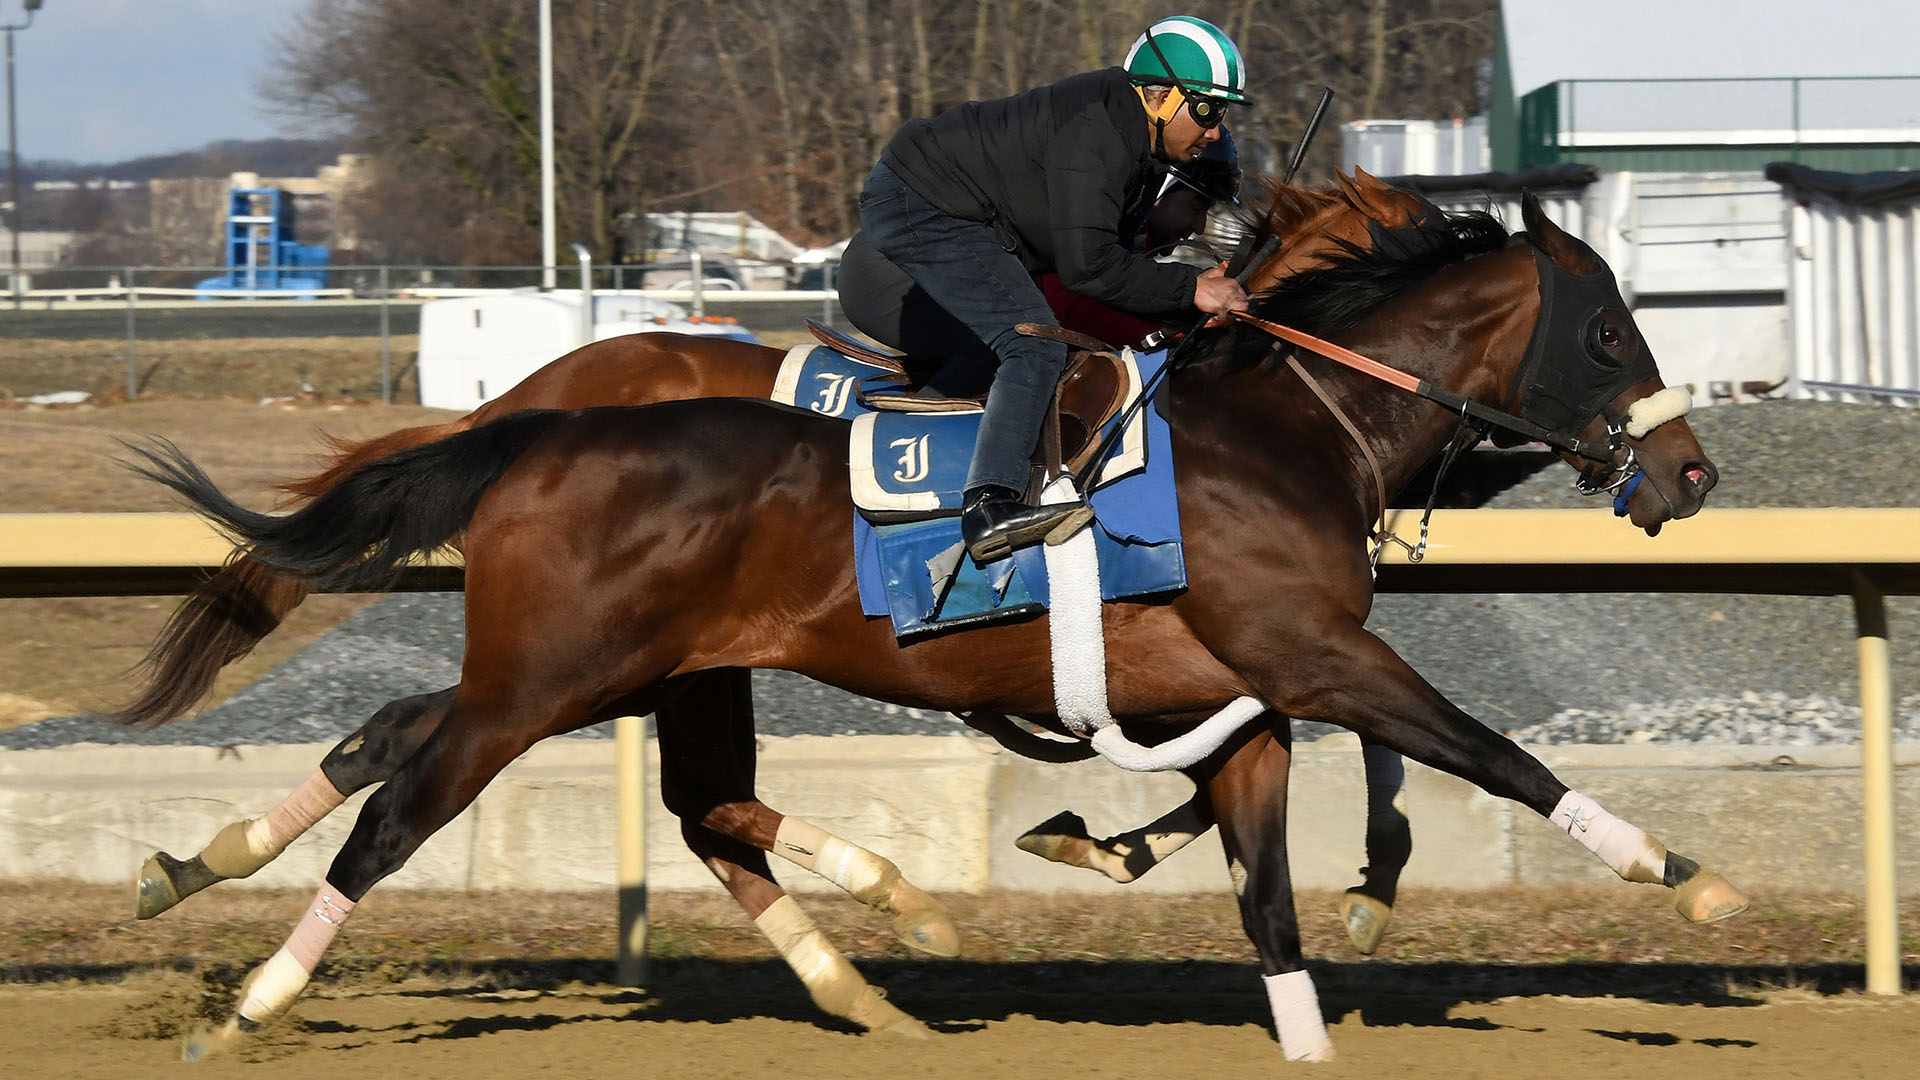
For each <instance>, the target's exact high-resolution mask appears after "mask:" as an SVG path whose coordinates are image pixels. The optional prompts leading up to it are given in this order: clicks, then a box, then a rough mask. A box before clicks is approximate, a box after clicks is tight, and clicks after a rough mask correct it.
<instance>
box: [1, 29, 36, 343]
mask: <svg viewBox="0 0 1920 1080" xmlns="http://www.w3.org/2000/svg"><path fill="white" fill-rule="evenodd" d="M21 6H22V7H23V8H25V9H26V12H27V21H26V22H23V23H21V24H20V25H18V26H15V25H13V24H12V23H7V24H6V27H5V29H6V31H7V185H8V186H9V187H11V188H12V189H13V194H12V196H11V198H12V201H11V202H9V203H8V204H7V231H8V232H9V233H10V234H12V240H13V259H12V261H11V262H9V263H8V265H9V266H11V267H12V268H13V273H12V275H11V277H10V278H9V280H8V282H7V291H9V292H11V293H13V308H14V310H15V311H18V310H20V148H19V145H18V144H17V143H16V142H15V140H14V134H13V111H14V110H13V32H14V31H15V30H25V29H26V28H27V27H29V26H32V25H33V13H34V12H35V11H38V10H39V9H40V0H23V3H22V4H21Z"/></svg>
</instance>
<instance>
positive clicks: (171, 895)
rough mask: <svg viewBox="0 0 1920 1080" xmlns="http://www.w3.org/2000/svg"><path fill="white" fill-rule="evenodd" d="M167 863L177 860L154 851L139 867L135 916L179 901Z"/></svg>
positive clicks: (144, 915) (145, 916)
mask: <svg viewBox="0 0 1920 1080" xmlns="http://www.w3.org/2000/svg"><path fill="white" fill-rule="evenodd" d="M169 863H171V864H174V865H178V864H179V860H178V859H175V858H174V857H173V856H171V855H169V854H167V853H166V852H164V851H156V852H154V853H153V854H152V855H150V856H148V857H147V861H146V864H145V865H143V866H141V867H140V881H139V884H138V885H137V886H136V887H135V891H134V897H133V914H134V917H135V918H139V919H151V918H153V917H154V916H155V915H158V914H160V913H161V912H163V911H167V910H169V909H170V908H172V907H173V905H175V904H177V903H179V902H180V890H179V889H176V888H175V887H174V884H173V875H172V874H171V873H168V870H169V869H171V868H170V867H169V865H168V864H169ZM189 1060H192V1059H189Z"/></svg>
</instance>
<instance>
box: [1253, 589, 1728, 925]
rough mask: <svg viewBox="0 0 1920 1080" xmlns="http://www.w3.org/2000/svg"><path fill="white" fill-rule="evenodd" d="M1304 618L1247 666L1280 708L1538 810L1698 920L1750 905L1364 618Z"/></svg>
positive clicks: (1603, 859) (1619, 869)
mask: <svg viewBox="0 0 1920 1080" xmlns="http://www.w3.org/2000/svg"><path fill="white" fill-rule="evenodd" d="M1296 621H1297V624H1298V625H1307V624H1312V625H1313V629H1314V633H1313V634H1312V635H1311V636H1303V635H1299V634H1281V635H1277V636H1276V637H1275V639H1274V640H1287V639H1291V641H1290V644H1289V645H1288V646H1285V647H1280V648H1271V649H1267V650H1263V653H1264V655H1251V656H1249V658H1248V666H1245V667H1242V668H1241V670H1242V672H1243V673H1244V674H1245V675H1247V677H1248V678H1250V679H1251V680H1252V681H1253V682H1254V684H1255V685H1256V686H1258V687H1259V688H1260V689H1261V692H1262V693H1263V694H1265V695H1270V696H1268V697H1267V700H1268V701H1269V702H1270V703H1271V704H1273V705H1274V706H1275V707H1276V708H1278V709H1280V710H1281V711H1283V712H1285V713H1287V714H1288V715H1290V716H1297V717H1301V718H1303V719H1310V720H1321V721H1325V722H1328V723H1335V724H1340V725H1342V726H1344V727H1348V728H1351V729H1352V730H1354V731H1356V732H1358V733H1359V734H1360V736H1361V738H1363V739H1366V740H1368V741H1370V742H1373V743H1377V744H1380V745H1383V746H1385V747H1387V748H1389V749H1392V750H1394V751H1397V752H1399V753H1402V754H1405V755H1406V756H1407V757H1410V758H1412V759H1414V760H1415V761H1418V762H1421V763H1422V764H1426V765H1430V766H1432V767H1434V768H1436V769H1440V770H1442V771H1444V772H1450V773H1452V774H1453V775H1455V776H1458V777H1460V778H1461V779H1463V780H1466V781H1468V782H1470V783H1472V784H1474V785H1476V786H1478V787H1479V788H1480V789H1481V790H1483V791H1485V792H1487V793H1488V794H1490V795H1497V796H1500V797H1502V798H1507V799H1512V800H1514V801H1515V802H1519V803H1522V804H1524V805H1526V806H1528V807H1530V808H1532V809H1533V810H1534V812H1536V813H1538V814H1539V815H1540V816H1542V817H1544V818H1546V819H1547V820H1548V821H1550V822H1552V823H1553V825H1554V826H1555V827H1556V828H1558V829H1560V830H1562V831H1563V832H1565V833H1566V834H1567V835H1568V836H1570V837H1572V838H1573V839H1574V840H1576V841H1578V842H1579V843H1580V844H1581V845H1582V846H1584V847H1585V848H1586V849H1587V850H1589V851H1591V852H1593V854H1594V855H1595V856H1597V857H1598V858H1599V859H1600V861H1601V862H1604V863H1606V864H1607V866H1609V867H1611V868H1612V869H1613V871H1614V873H1616V874H1618V875H1620V877H1622V878H1623V879H1625V880H1627V881H1636V882H1642V883H1646V884H1652V885H1665V886H1667V887H1668V888H1671V889H1673V890H1674V891H1675V894H1676V895H1675V902H1674V906H1675V908H1676V909H1677V910H1678V911H1679V912H1680V914H1681V915H1683V916H1685V917H1686V918H1687V919H1688V921H1690V922H1713V921H1715V920H1718V919H1724V918H1727V917H1728V916H1731V915H1737V914H1739V913H1740V912H1742V911H1745V910H1746V909H1747V904H1748V901H1747V898H1746V897H1745V896H1744V895H1742V894H1741V893H1740V891H1739V890H1737V889H1735V888H1734V887H1733V886H1732V885H1730V884H1728V882H1727V880H1726V879H1725V878H1723V877H1721V876H1720V874H1719V873H1717V872H1715V871H1713V870H1709V869H1706V868H1703V867H1702V866H1701V865H1700V864H1699V863H1696V862H1694V861H1693V860H1692V859H1689V858H1687V857H1686V856H1684V855H1680V854H1678V853H1675V852H1670V851H1668V850H1667V848H1666V846H1665V845H1664V844H1662V843H1661V842H1660V841H1658V840H1656V839H1655V838H1654V837H1652V836H1650V835H1648V834H1647V833H1646V832H1644V831H1643V830H1641V829H1640V828H1639V827H1637V826H1635V825H1633V824H1631V823H1629V822H1627V821H1624V820H1622V819H1621V818H1618V817H1616V816H1614V815H1613V814H1611V813H1609V812H1608V811H1607V810H1606V809H1604V808H1603V807H1601V806H1600V804H1599V803H1597V802H1595V801H1594V800H1593V799H1592V798H1590V797H1588V796H1586V795H1583V794H1581V793H1580V792H1578V791H1574V790H1572V789H1570V788H1568V787H1567V786H1566V785H1565V784H1563V783H1561V782H1560V780H1559V778H1557V777H1555V776H1554V775H1553V773H1552V771H1551V770H1549V769H1548V768H1547V767H1546V766H1545V765H1542V764H1541V763H1540V761H1539V760H1538V759H1537V758H1535V757H1534V756H1533V755H1531V754H1529V753H1527V752H1526V751H1525V750H1523V749H1521V748H1520V747H1519V746H1518V745H1517V744H1515V743H1514V742H1513V741H1512V740H1510V739H1507V738H1505V737H1504V736H1502V735H1500V734H1499V733H1498V732H1495V731H1493V730H1492V729H1491V728H1488V727H1487V726H1486V725H1485V724H1482V723H1480V722H1479V721H1477V720H1475V719H1474V718H1473V717H1471V716H1469V715H1467V714H1466V713H1465V712H1463V711H1461V710H1460V709H1459V708H1458V707H1456V706H1455V705H1454V704H1453V703H1452V702H1450V701H1448V700H1447V699H1446V698H1445V697H1444V696H1442V695H1441V693H1440V692H1439V691H1438V690H1435V689H1434V688H1433V686H1432V685H1431V684H1429V683H1428V682H1427V681H1426V680H1425V679H1423V678H1421V677H1420V675H1419V674H1418V673H1417V672H1415V671H1414V670H1413V669H1412V668H1411V667H1409V666H1408V665H1407V663H1406V661H1404V660H1402V659H1400V657H1399V655H1398V654H1396V653H1395V652H1394V651H1393V650H1392V649H1390V648H1388V647H1387V645H1386V643H1385V642H1382V641H1381V640H1380V639H1379V638H1377V637H1375V636H1374V635H1373V634H1371V633H1369V632H1368V631H1367V630H1366V629H1365V628H1364V627H1362V626H1361V625H1360V624H1359V623H1358V622H1355V621H1352V620H1350V619H1346V618H1344V617H1339V616H1334V617H1329V618H1327V619H1324V620H1317V619H1313V618H1310V617H1307V616H1305V615H1301V614H1296ZM1274 658H1280V662H1279V663H1275V662H1274Z"/></svg>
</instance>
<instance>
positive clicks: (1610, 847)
mask: <svg viewBox="0 0 1920 1080" xmlns="http://www.w3.org/2000/svg"><path fill="white" fill-rule="evenodd" d="M1547 820H1548V821H1551V822H1553V824H1554V826H1555V827H1556V828H1559V829H1561V830H1564V831H1565V832H1566V834H1567V835H1568V836H1571V837H1573V838H1574V839H1575V840H1578V841H1580V843H1581V844H1582V845H1584V846H1585V847H1586V849H1587V850H1588V851H1591V852H1593V853H1594V854H1595V855H1598V856H1599V857H1600V861H1601V862H1603V863H1606V864H1607V865H1608V866H1610V867H1612V868H1613V872H1614V873H1616V874H1619V875H1620V876H1621V877H1622V878H1625V879H1626V880H1628V881H1638V882H1642V883H1644V884H1648V885H1659V884H1662V883H1663V882H1664V881H1665V877H1666V869H1667V849H1666V846H1665V845H1664V844H1662V843H1660V841H1658V840H1655V839H1654V838H1653V837H1651V836H1648V835H1647V834H1646V833H1645V832H1642V831H1641V830H1640V828H1639V827H1638V826H1636V825H1633V824H1630V823H1628V822H1625V821H1622V820H1620V819H1619V818H1617V817H1614V816H1613V815H1612V814H1610V813H1608V812H1607V811H1606V810H1605V809H1604V808H1603V807H1601V805H1600V804H1599V803H1597V802H1594V801H1593V800H1592V799H1589V798H1588V797H1586V796H1585V795H1582V794H1580V793H1579V792H1577V791H1574V790H1572V789H1571V788H1569V789H1568V790H1567V793H1566V794H1565V795H1563V796H1561V797H1560V805H1558V806H1556V807H1554V808H1553V813H1551V814H1549V815H1547Z"/></svg>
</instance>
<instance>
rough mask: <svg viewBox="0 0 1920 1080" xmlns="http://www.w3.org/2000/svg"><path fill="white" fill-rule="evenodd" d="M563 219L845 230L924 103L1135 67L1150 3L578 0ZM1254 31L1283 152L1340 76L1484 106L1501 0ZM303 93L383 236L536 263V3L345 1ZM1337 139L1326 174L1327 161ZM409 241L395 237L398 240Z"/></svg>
mask: <svg viewBox="0 0 1920 1080" xmlns="http://www.w3.org/2000/svg"><path fill="white" fill-rule="evenodd" d="M554 4H555V8H554V10H555V26H554V33H555V52H556V59H555V65H554V68H555V81H556V88H555V90H556V98H557V104H556V116H557V119H558V133H557V137H556V142H557V147H556V150H557V175H558V181H559V196H558V201H559V206H560V213H561V223H560V225H561V230H562V232H563V233H564V234H565V235H566V236H567V237H568V238H570V239H578V240H581V241H583V242H585V243H588V244H589V245H590V246H591V247H592V248H594V250H595V251H596V252H597V253H599V254H600V255H601V256H602V257H605V256H606V255H608V254H610V253H611V252H612V249H613V247H614V246H615V243H616V240H615V237H616V235H617V232H618V229H619V223H620V222H621V221H623V220H627V219H631V218H634V217H636V216H638V215H640V214H643V213H645V212H646V211H648V210H656V209H680V208H686V209H709V208H711V209H745V210H748V211H749V212H752V213H754V214H755V215H757V216H759V217H760V218H762V219H763V220H766V221H767V222H768V223H769V224H772V225H774V226H775V227H777V228H780V229H782V230H783V231H786V232H788V233H789V234H791V235H792V236H793V237H794V238H795V239H797V240H814V241H818V240H826V239H831V238H834V237H836V236H844V235H845V234H846V233H847V232H849V231H850V230H851V229H852V228H853V227H854V226H855V225H856V224H857V217H856V214H855V212H854V200H855V197H856V195H857V193H858V191H859V187H860V183H861V181H862V179H863V178H864V177H865V175H866V172H867V171H868V169H870V168H871V166H872V163H873V161H874V160H875V159H876V158H877V157H878V156H879V153H880V150H881V148H882V147H883V146H884V145H885V143H886V140H887V139H888V138H890V137H891V136H892V133H893V132H894V131H895V130H896V128H897V127H898V125H899V124H900V123H901V122H902V121H903V120H904V119H906V118H909V117H915V116H930V115H934V114H936V113H938V112H939V111H940V110H942V109H945V108H947V107H949V106H952V105H954V104H957V103H959V102H962V101H966V100H971V99H977V98H980V97H983V96H992V95H998V94H1009V93H1017V92H1019V91H1021V90H1024V89H1026V88H1028V87H1031V86H1035V85H1039V84H1041V83H1045V82H1050V81H1052V80H1055V79H1058V78H1061V77H1064V76H1066V75H1069V74H1072V73H1073V72H1075V71H1081V70H1087V69H1090V68H1095V67H1099V66H1103V65H1110V64H1117V63H1119V62H1120V59H1121V57H1122V56H1123V55H1124V52H1125V50H1126V48H1127V46H1128V45H1129V44H1130V43H1131V42H1132V40H1133V39H1134V37H1135V36H1136V35H1137V34H1138V33H1139V32H1140V30H1141V29H1142V28H1143V27H1144V26H1145V25H1146V24H1147V22H1148V21H1149V20H1151V19H1153V18H1156V17H1158V16H1160V15H1163V14H1165V11H1164V9H1163V8H1162V6H1161V5H1158V4H1149V3H1148V2H1147V0H974V2H972V3H967V4H946V5H942V4H935V3H933V2H931V0H701V3H700V4H698V5H688V4H684V3H677V2H675V0H630V2H629V0H554ZM1190 10H1192V11H1193V12H1194V13H1195V14H1198V15H1200V16H1201V17H1204V18H1208V19H1211V20H1213V21H1214V22H1216V23H1218V24H1220V25H1221V26H1222V27H1223V28H1224V29H1226V30H1227V31H1228V33H1229V34H1231V35H1232V36H1233V37H1234V38H1235V40H1236V41H1238V42H1239V43H1240V45H1241V47H1242V49H1243V50H1244V51H1245V53H1246V58H1247V68H1248V75H1249V84H1250V91H1251V93H1252V95H1253V97H1254V99H1255V107H1253V108H1251V109H1245V110H1236V111H1235V112H1234V113H1233V114H1232V115H1231V117H1230V122H1231V124H1232V125H1233V128H1234V131H1235V134H1236V136H1237V137H1238V139H1239V142H1240V144H1241V147H1242V156H1243V157H1244V158H1246V159H1248V162H1249V165H1250V166H1251V167H1253V168H1256V169H1267V170H1275V171H1277V170H1278V169H1279V168H1280V166H1281V164H1282V162H1284V160H1285V154H1286V152H1287V150H1288V149H1289V148H1290V146H1291V144H1292V143H1293V141H1294V140H1295V139H1297V138H1298V133H1299V131H1300V129H1301V126H1302V125H1303V124H1304V122H1305V120H1306V116H1307V113H1308V111H1309V110H1310V109H1311V108H1312V107H1313V104H1314V100H1315V99H1316V97H1317V96H1318V93H1319V89H1320V87H1321V86H1322V85H1323V84H1324V85H1330V86H1332V87H1333V88H1334V89H1335V90H1337V91H1338V92H1339V94H1340V107H1339V109H1338V110H1337V112H1336V114H1335V115H1334V116H1332V117H1330V118H1329V122H1330V124H1331V123H1337V122H1338V121H1339V120H1341V119H1343V118H1349V117H1362V116H1407V117H1445V116H1455V115H1466V114H1469V113H1471V112H1473V111H1475V110H1477V109H1478V108H1480V107H1481V105H1482V103H1481V100H1480V95H1481V93H1482V89H1483V88H1482V87H1481V85H1480V84H1481V80H1482V78H1483V75H1482V72H1483V71H1484V69H1485V65H1486V64H1487V61H1488V57H1489V56H1490V54H1491V52H1492V42H1493V19H1494V14H1493V13H1494V11H1495V3H1494V0H1217V2H1210V0H1201V2H1199V3H1195V4H1193V5H1191V6H1190ZM280 49H281V53H282V64H281V71H283V72H284V73H285V74H286V75H287V76H288V78H287V79H286V80H285V81H284V82H283V83H282V84H281V85H280V87H279V89H278V90H277V91H276V96H277V97H278V98H279V99H280V101H281V102H282V104H283V105H284V106H285V107H286V108H288V109H290V110H292V111H294V112H296V113H298V114H300V115H304V116H307V117H309V118H313V119H318V120H323V121H324V120H331V121H333V122H334V123H335V124H336V125H337V126H339V127H341V128H343V129H344V130H346V131H347V132H349V133H350V134H351V136H352V140H353V143H354V148H355V149H357V150H359V151H361V152H363V153H367V154H369V155H371V156H372V158H373V159H374V166H373V169H372V174H373V179H372V180H371V181H370V182H369V183H368V184H367V185H366V186H365V187H364V188H363V189H362V191H361V193H360V195H359V196H357V197H356V200H355V205H354V206H352V207H351V208H350V210H351V211H352V212H353V213H354V214H355V216H356V219H357V221H358V222H359V231H360V232H361V233H362V234H363V235H365V236H366V237H367V238H368V247H369V248H374V249H375V250H370V251H369V254H370V255H379V254H383V253H384V254H406V255H408V256H411V257H433V258H436V259H447V260H452V261H479V260H481V259H490V260H526V261H530V260H531V259H532V257H533V252H534V251H535V250H536V248H535V244H536V242H537V240H536V237H537V232H536V230H537V224H538V219H539V214H538V140H539V131H538V108H537V100H538V99H537V57H536V45H535V27H534V13H533V5H531V4H528V3H526V2H525V0H323V2H317V3H315V4H314V5H313V6H312V7H311V8H309V10H308V11H307V12H306V14H305V16H304V17H303V19H302V21H301V22H300V23H299V24H298V25H297V26H296V27H295V29H294V31H293V32H292V33H290V34H289V35H287V36H286V37H285V38H284V39H283V40H282V41H281V43H280ZM1337 145H1338V140H1337V139H1333V138H1324V139H1322V140H1321V141H1320V142H1319V144H1318V145H1317V146H1316V149H1315V153H1314V156H1313V157H1312V159H1310V168H1309V171H1308V174H1307V176H1308V178H1312V177H1314V176H1316V175H1319V176H1324V175H1325V173H1326V172H1327V171H1328V170H1329V169H1330V167H1331V166H1332V165H1333V164H1334V163H1335V162H1336V159H1337ZM381 245H384V247H385V248H386V251H385V252H381V251H379V250H377V249H378V247H379V246H381Z"/></svg>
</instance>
